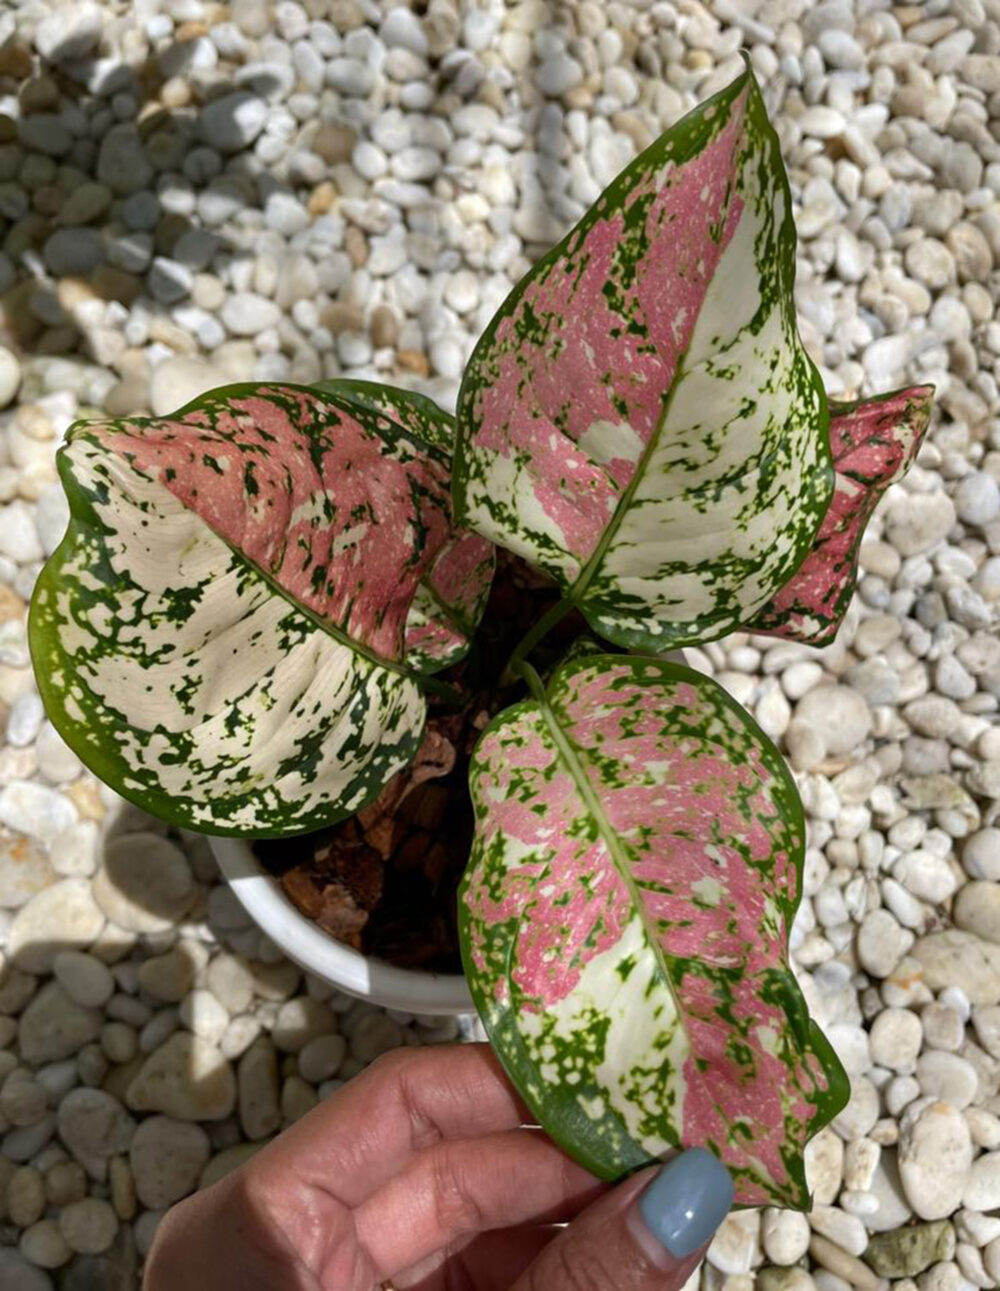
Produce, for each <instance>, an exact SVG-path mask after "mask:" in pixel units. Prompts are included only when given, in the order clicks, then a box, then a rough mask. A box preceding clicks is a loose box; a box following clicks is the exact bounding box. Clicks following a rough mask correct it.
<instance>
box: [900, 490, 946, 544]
mask: <svg viewBox="0 0 1000 1291" xmlns="http://www.w3.org/2000/svg"><path fill="white" fill-rule="evenodd" d="M954 526H955V504H954V503H953V502H952V500H951V498H950V497H949V496H948V495H947V493H944V492H937V493H907V494H904V495H903V497H902V499H901V500H900V501H898V502H897V503H895V504H894V505H893V507H892V508H891V510H890V511H889V513H888V515H887V517H886V538H887V540H888V542H889V543H890V544H891V545H892V546H893V547H895V549H896V551H898V552H899V554H900V555H901V556H916V555H918V554H919V553H920V552H922V551H927V550H929V549H930V548H931V547H933V546H935V545H936V544H937V543H939V542H941V541H942V539H944V538H946V537H947V535H948V533H949V532H950V531H951V529H953V528H954Z"/></svg>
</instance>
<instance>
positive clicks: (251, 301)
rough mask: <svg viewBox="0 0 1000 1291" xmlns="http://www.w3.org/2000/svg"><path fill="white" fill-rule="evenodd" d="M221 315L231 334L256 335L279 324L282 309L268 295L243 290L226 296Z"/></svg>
mask: <svg viewBox="0 0 1000 1291" xmlns="http://www.w3.org/2000/svg"><path fill="white" fill-rule="evenodd" d="M219 316H220V318H221V320H222V324H223V326H224V327H225V328H226V330H227V331H228V332H229V333H230V335H232V336H256V335H257V334H258V333H259V332H263V331H265V330H266V329H267V328H269V327H276V326H277V324H278V321H279V320H280V318H281V310H280V309H279V308H278V306H277V305H276V304H275V303H274V301H273V300H268V299H267V297H266V296H258V295H256V294H255V293H254V292H250V291H242V292H237V293H236V294H235V295H233V296H228V297H227V298H226V301H225V303H224V304H223V306H222V309H221V311H220V315H219Z"/></svg>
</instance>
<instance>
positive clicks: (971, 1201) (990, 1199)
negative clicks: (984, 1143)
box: [962, 1152, 1000, 1211]
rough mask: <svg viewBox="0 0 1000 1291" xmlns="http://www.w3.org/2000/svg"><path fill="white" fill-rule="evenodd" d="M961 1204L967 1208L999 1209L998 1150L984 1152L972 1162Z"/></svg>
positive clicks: (999, 1171)
mask: <svg viewBox="0 0 1000 1291" xmlns="http://www.w3.org/2000/svg"><path fill="white" fill-rule="evenodd" d="M962 1205H963V1206H965V1207H966V1208H967V1209H968V1210H978V1211H991V1210H997V1209H1000V1152H984V1153H983V1155H982V1156H981V1157H978V1158H977V1159H976V1160H975V1161H974V1162H973V1165H972V1170H971V1172H970V1174H969V1182H968V1183H967V1184H966V1186H965V1192H964V1193H963V1194H962Z"/></svg>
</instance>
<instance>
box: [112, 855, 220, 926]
mask: <svg viewBox="0 0 1000 1291" xmlns="http://www.w3.org/2000/svg"><path fill="white" fill-rule="evenodd" d="M93 892H94V899H95V900H96V902H97V904H98V905H99V906H100V907H101V909H102V910H103V911H104V913H105V914H106V915H107V916H108V918H109V919H110V920H111V921H112V922H113V923H116V924H118V926H119V927H120V928H126V929H128V931H130V932H138V933H156V932H166V931H168V930H169V929H170V928H172V927H174V925H175V924H177V923H179V922H180V920H181V919H183V917H184V915H185V914H187V912H188V910H189V909H190V907H191V904H192V902H193V901H194V899H195V896H196V895H197V889H196V887H195V884H194V880H193V878H192V876H191V867H190V866H189V864H188V860H187V857H186V856H185V855H184V853H183V852H182V851H181V850H180V848H178V847H175V846H174V844H173V843H171V842H169V841H168V840H167V839H165V838H162V837H161V836H160V835H159V834H149V833H135V834H119V835H118V836H117V837H115V838H112V839H111V840H110V841H109V842H108V843H107V844H106V846H105V849H104V864H103V865H102V866H101V868H100V869H99V870H98V871H97V874H96V875H95V876H94V880H93Z"/></svg>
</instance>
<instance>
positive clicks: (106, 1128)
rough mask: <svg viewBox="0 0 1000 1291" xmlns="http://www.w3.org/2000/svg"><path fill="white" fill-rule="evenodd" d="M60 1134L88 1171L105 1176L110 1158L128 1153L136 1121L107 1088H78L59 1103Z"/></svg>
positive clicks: (58, 1120) (96, 1176) (97, 1175)
mask: <svg viewBox="0 0 1000 1291" xmlns="http://www.w3.org/2000/svg"><path fill="white" fill-rule="evenodd" d="M57 1125H58V1131H59V1137H60V1138H61V1139H62V1141H63V1143H64V1144H65V1145H66V1147H67V1148H68V1149H69V1151H70V1152H71V1153H72V1155H73V1157H74V1158H75V1159H76V1160H77V1161H79V1163H80V1164H81V1165H82V1166H83V1168H84V1169H85V1170H86V1171H87V1173H88V1174H90V1175H92V1176H93V1177H95V1178H101V1177H103V1174H104V1163H105V1162H106V1161H107V1159H108V1157H112V1156H116V1155H118V1154H119V1153H121V1152H127V1151H128V1146H129V1143H130V1142H131V1140H132V1135H133V1133H134V1131H135V1121H134V1120H133V1119H132V1117H131V1116H129V1114H128V1112H127V1111H126V1110H125V1108H124V1107H123V1106H122V1105H121V1103H120V1102H119V1101H118V1099H117V1098H113V1097H112V1096H111V1095H110V1094H108V1093H106V1092H105V1091H104V1090H103V1089H86V1088H80V1089H74V1090H72V1091H71V1092H70V1093H68V1094H67V1095H66V1096H65V1098H63V1099H62V1101H61V1102H60V1104H59V1110H58V1113H57Z"/></svg>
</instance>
